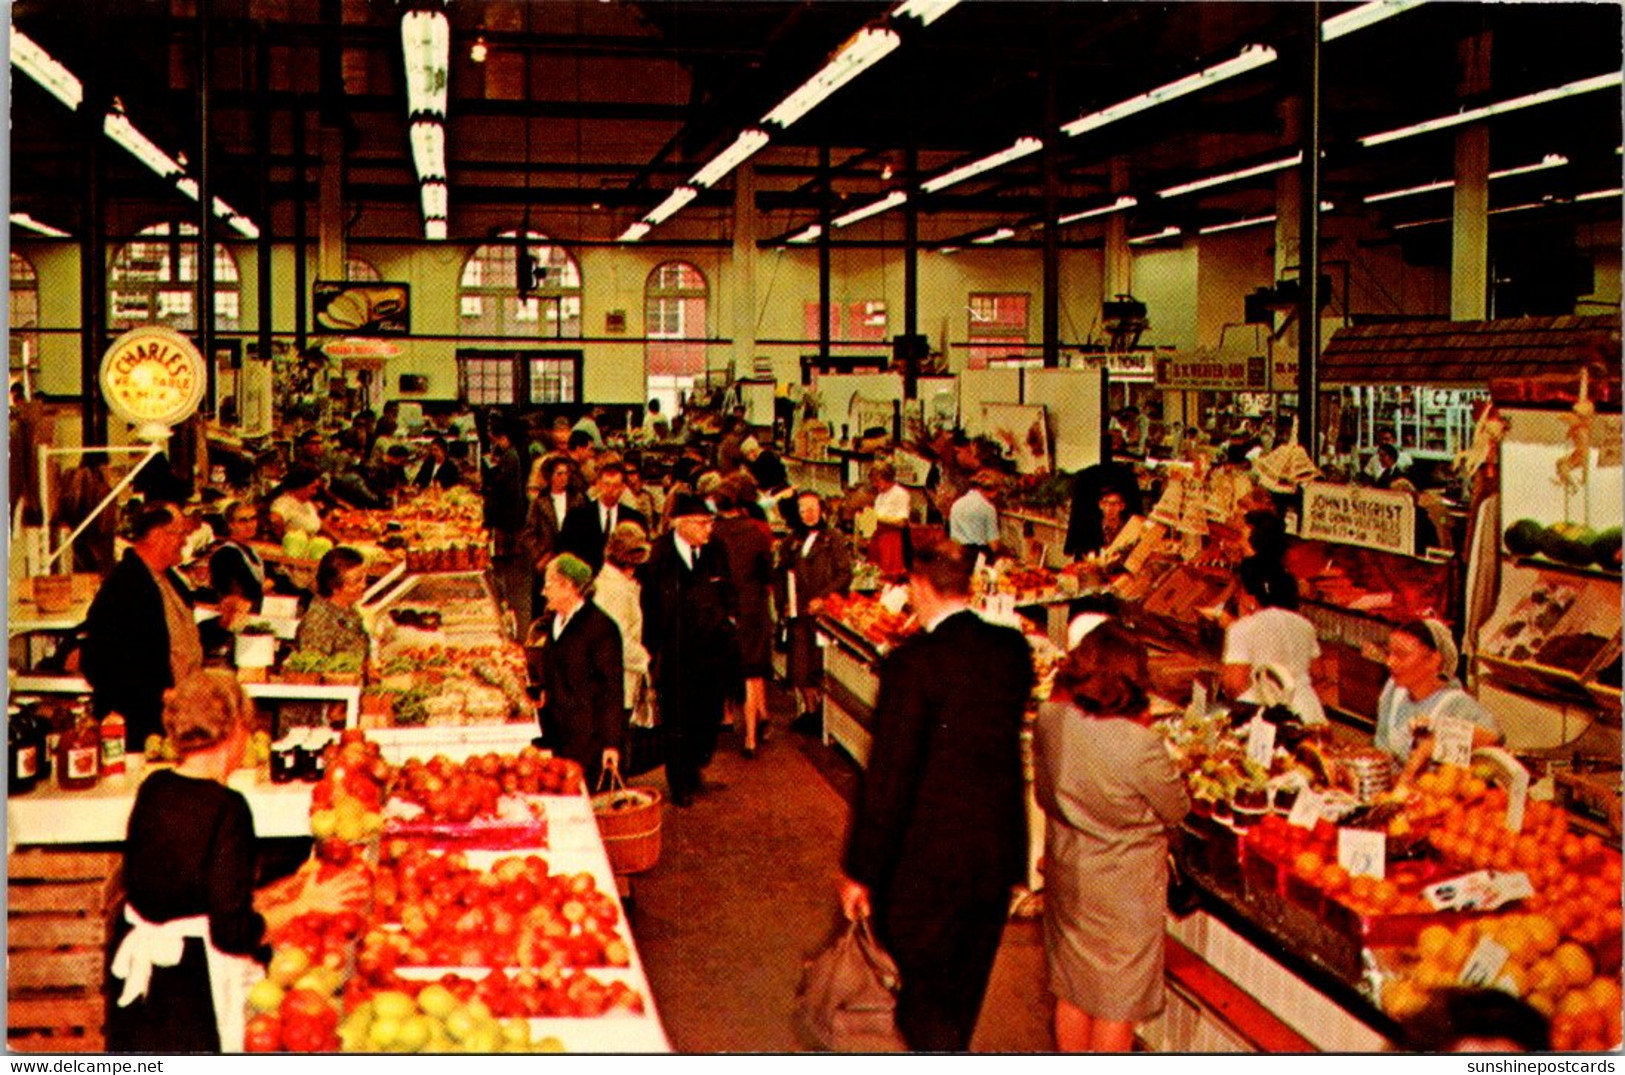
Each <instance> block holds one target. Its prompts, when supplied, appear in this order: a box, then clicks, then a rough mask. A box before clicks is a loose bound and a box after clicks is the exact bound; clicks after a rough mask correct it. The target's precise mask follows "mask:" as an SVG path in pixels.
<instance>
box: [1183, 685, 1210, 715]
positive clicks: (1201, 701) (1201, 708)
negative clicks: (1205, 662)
mask: <svg viewBox="0 0 1625 1075" xmlns="http://www.w3.org/2000/svg"><path fill="white" fill-rule="evenodd" d="M1185 715H1186V716H1187V717H1192V718H1194V719H1196V720H1201V719H1202V718H1203V717H1205V716H1207V684H1205V683H1203V682H1201V681H1200V680H1198V681H1196V682H1195V683H1192V684H1191V704H1190V705H1188V706H1186V707H1185Z"/></svg>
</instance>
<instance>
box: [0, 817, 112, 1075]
mask: <svg viewBox="0 0 1625 1075" xmlns="http://www.w3.org/2000/svg"><path fill="white" fill-rule="evenodd" d="M122 863H123V856H122V855H121V854H120V853H119V852H117V851H87V850H80V849H77V848H60V849H57V848H52V849H43V848H30V849H27V850H21V851H18V852H16V853H15V854H13V855H12V856H11V857H10V858H9V860H8V874H9V876H8V878H7V881H8V884H7V900H8V906H7V914H6V945H7V949H8V950H7V952H6V994H7V1004H6V1043H7V1045H8V1047H10V1048H11V1049H14V1050H17V1051H20V1052H57V1053H60V1052H103V1051H105V1050H106V1038H105V1032H104V1027H105V1024H106V1003H105V1001H104V999H103V984H104V981H105V976H106V968H107V958H108V955H107V947H108V939H109V936H110V934H111V932H112V923H113V920H114V916H115V915H117V914H118V912H119V910H120V909H121V907H122V906H123V898H124V886H123V881H122Z"/></svg>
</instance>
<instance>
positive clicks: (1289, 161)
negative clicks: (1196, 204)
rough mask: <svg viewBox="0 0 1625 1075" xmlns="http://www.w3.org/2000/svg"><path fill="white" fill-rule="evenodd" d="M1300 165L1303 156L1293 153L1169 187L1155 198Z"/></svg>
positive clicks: (1169, 196) (1186, 192)
mask: <svg viewBox="0 0 1625 1075" xmlns="http://www.w3.org/2000/svg"><path fill="white" fill-rule="evenodd" d="M1302 163H1303V154H1302V153H1294V154H1292V156H1290V157H1283V158H1281V159H1280V160H1278V161H1270V162H1269V163H1268V164H1258V165H1254V166H1253V167H1251V168H1243V169H1241V170H1240V171H1238V172H1226V173H1225V174H1224V175H1215V176H1209V177H1208V178H1207V179H1193V180H1191V181H1190V182H1189V183H1181V184H1179V185H1178V186H1176V187H1169V188H1168V189H1167V190H1159V191H1157V197H1159V198H1177V197H1179V196H1180V195H1181V194H1189V193H1191V192H1192V191H1196V190H1206V189H1207V188H1208V187H1216V186H1219V185H1220V184H1223V183H1234V182H1237V181H1238V180H1242V179H1251V178H1253V177H1254V176H1258V175H1268V174H1269V173H1271V172H1279V171H1281V170H1282V169H1284V168H1295V167H1297V166H1298V165H1300V164H1302Z"/></svg>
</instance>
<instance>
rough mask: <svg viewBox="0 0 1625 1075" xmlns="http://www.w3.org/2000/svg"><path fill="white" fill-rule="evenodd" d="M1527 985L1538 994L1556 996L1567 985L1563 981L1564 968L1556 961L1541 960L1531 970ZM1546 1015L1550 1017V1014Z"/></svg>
mask: <svg viewBox="0 0 1625 1075" xmlns="http://www.w3.org/2000/svg"><path fill="white" fill-rule="evenodd" d="M1526 984H1527V985H1528V987H1529V988H1530V989H1532V990H1534V991H1536V992H1537V993H1543V994H1546V995H1547V996H1555V995H1556V994H1558V993H1560V992H1561V991H1562V990H1563V988H1564V986H1565V985H1566V983H1565V982H1564V980H1563V968H1561V967H1559V966H1558V965H1557V962H1556V961H1555V960H1551V959H1540V960H1536V961H1535V963H1534V965H1533V966H1531V967H1530V968H1529V974H1528V976H1527V980H1526ZM1546 1014H1548V1015H1550V1014H1551V1013H1550V1012H1547V1013H1546Z"/></svg>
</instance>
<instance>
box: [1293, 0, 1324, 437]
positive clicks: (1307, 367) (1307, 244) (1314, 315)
mask: <svg viewBox="0 0 1625 1075" xmlns="http://www.w3.org/2000/svg"><path fill="white" fill-rule="evenodd" d="M1304 14H1305V15H1307V17H1308V19H1309V33H1308V35H1307V39H1308V43H1307V49H1308V54H1307V56H1306V57H1305V60H1304V90H1303V127H1302V131H1303V184H1302V187H1301V189H1300V190H1299V194H1300V195H1301V198H1300V199H1299V202H1298V205H1299V213H1298V215H1299V220H1300V221H1301V223H1300V224H1299V229H1298V241H1299V248H1300V251H1301V256H1300V257H1299V258H1298V285H1299V286H1298V293H1299V295H1300V299H1299V301H1300V303H1301V304H1302V305H1301V306H1300V307H1299V309H1298V443H1300V444H1302V445H1303V446H1304V449H1305V450H1306V451H1308V453H1309V457H1310V458H1311V459H1314V460H1316V461H1318V460H1319V459H1320V4H1319V2H1318V0H1317V2H1316V3H1312V4H1307V5H1305V7H1304Z"/></svg>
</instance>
